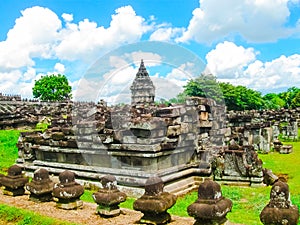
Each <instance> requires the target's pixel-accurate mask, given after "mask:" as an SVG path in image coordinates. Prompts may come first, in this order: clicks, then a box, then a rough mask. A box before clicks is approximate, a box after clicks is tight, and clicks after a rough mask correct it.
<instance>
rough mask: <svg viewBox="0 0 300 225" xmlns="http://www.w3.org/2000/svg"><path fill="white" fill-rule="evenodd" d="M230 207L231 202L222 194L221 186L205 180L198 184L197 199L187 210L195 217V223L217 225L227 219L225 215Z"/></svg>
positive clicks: (197, 224) (198, 224)
mask: <svg viewBox="0 0 300 225" xmlns="http://www.w3.org/2000/svg"><path fill="white" fill-rule="evenodd" d="M231 208H232V202H231V200H230V199H227V198H224V197H223V196H222V192H221V186H220V185H219V184H218V183H217V182H215V181H211V180H206V181H204V182H203V183H202V184H200V186H199V189H198V199H197V201H196V202H194V203H193V204H191V205H190V206H189V207H188V208H187V211H188V214H189V215H190V216H192V217H194V218H195V219H196V222H195V225H212V224H213V225H219V224H224V223H225V222H226V221H227V219H226V215H227V213H228V212H230V211H231Z"/></svg>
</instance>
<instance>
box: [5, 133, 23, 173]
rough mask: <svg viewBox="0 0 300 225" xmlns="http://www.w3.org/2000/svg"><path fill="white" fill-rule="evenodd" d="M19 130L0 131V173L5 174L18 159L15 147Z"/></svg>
mask: <svg viewBox="0 0 300 225" xmlns="http://www.w3.org/2000/svg"><path fill="white" fill-rule="evenodd" d="M19 135H20V131H19V130H0V159H1V160H0V172H1V173H3V172H6V171H7V169H8V167H10V166H11V165H13V164H14V163H15V161H16V159H17V157H18V148H17V146H16V144H17V142H18V137H19Z"/></svg>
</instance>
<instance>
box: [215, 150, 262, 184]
mask: <svg viewBox="0 0 300 225" xmlns="http://www.w3.org/2000/svg"><path fill="white" fill-rule="evenodd" d="M213 166H214V178H215V180H219V181H222V182H225V183H226V182H236V181H238V182H244V183H250V184H251V185H261V184H262V182H263V167H262V161H261V160H260V159H259V158H258V155H257V152H256V151H254V148H253V146H239V145H237V144H236V145H229V146H228V148H227V147H226V148H224V152H220V153H219V155H218V156H217V157H216V158H215V161H214V163H213Z"/></svg>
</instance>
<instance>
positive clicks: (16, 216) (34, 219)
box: [0, 204, 75, 225]
mask: <svg viewBox="0 0 300 225" xmlns="http://www.w3.org/2000/svg"><path fill="white" fill-rule="evenodd" d="M1 221H3V222H5V224H17V225H53V224H56V225H75V224H74V223H68V222H64V221H60V220H56V219H53V218H49V217H46V216H41V215H39V214H36V213H34V212H32V211H29V210H24V209H19V208H16V207H12V206H7V205H3V204H0V223H1Z"/></svg>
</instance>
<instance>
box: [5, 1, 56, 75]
mask: <svg viewBox="0 0 300 225" xmlns="http://www.w3.org/2000/svg"><path fill="white" fill-rule="evenodd" d="M21 14H22V16H21V17H19V18H18V19H16V21H15V25H14V27H13V28H12V29H10V30H9V32H8V33H7V39H6V40H5V41H2V42H0V68H2V70H3V69H4V70H7V69H17V68H21V67H26V66H34V64H35V62H34V61H33V58H35V57H39V58H49V57H51V55H52V53H53V52H52V47H53V44H54V42H55V39H56V38H57V31H58V30H59V29H60V28H61V21H60V20H59V18H58V17H57V15H56V14H55V13H53V12H52V11H51V10H49V9H47V8H42V7H38V6H35V7H32V8H28V9H25V10H24V11H22V12H21Z"/></svg>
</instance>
